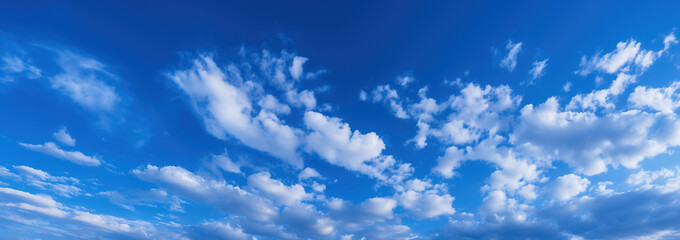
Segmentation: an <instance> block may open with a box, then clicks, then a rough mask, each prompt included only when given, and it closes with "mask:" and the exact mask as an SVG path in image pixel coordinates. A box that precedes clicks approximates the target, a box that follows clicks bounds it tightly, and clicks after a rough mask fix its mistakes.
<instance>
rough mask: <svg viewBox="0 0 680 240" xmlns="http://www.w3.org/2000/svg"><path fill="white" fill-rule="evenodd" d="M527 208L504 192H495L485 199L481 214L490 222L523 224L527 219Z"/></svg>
mask: <svg viewBox="0 0 680 240" xmlns="http://www.w3.org/2000/svg"><path fill="white" fill-rule="evenodd" d="M527 208H528V206H527V205H524V204H519V203H518V202H517V200H515V199H513V198H509V197H508V196H507V195H506V194H505V193H504V192H503V191H501V190H494V191H491V192H489V194H488V195H487V196H486V197H484V199H483V200H482V205H481V206H480V209H479V212H480V213H481V214H482V216H483V217H484V219H485V220H486V221H489V222H522V221H524V220H526V218H527V213H526V210H527Z"/></svg>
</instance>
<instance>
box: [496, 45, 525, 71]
mask: <svg viewBox="0 0 680 240" xmlns="http://www.w3.org/2000/svg"><path fill="white" fill-rule="evenodd" d="M505 50H506V51H507V53H506V54H505V57H504V58H503V59H502V60H501V63H500V66H501V68H505V69H507V70H508V71H510V72H512V71H513V70H515V67H516V66H517V56H518V55H519V53H520V52H522V42H518V43H513V42H512V40H508V44H507V45H505Z"/></svg>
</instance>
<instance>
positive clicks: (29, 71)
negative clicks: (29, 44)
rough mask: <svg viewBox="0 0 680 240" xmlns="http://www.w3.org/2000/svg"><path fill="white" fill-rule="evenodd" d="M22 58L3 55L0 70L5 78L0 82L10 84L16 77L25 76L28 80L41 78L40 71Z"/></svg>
mask: <svg viewBox="0 0 680 240" xmlns="http://www.w3.org/2000/svg"><path fill="white" fill-rule="evenodd" d="M27 61H28V60H27V59H25V57H23V56H16V55H5V56H3V57H2V63H3V64H2V67H0V70H1V71H2V72H3V73H4V75H5V76H3V77H1V78H0V82H12V81H14V78H15V77H17V76H21V75H23V76H25V77H26V78H29V79H37V78H40V77H41V75H42V74H41V72H42V71H41V70H40V69H39V68H38V67H36V66H33V65H31V64H30V63H28V62H27Z"/></svg>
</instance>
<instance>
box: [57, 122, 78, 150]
mask: <svg viewBox="0 0 680 240" xmlns="http://www.w3.org/2000/svg"><path fill="white" fill-rule="evenodd" d="M52 136H53V137H54V139H56V140H57V141H59V142H60V143H61V144H64V145H66V146H71V147H74V146H76V140H75V139H73V138H72V137H71V135H70V134H69V133H68V130H67V129H66V127H62V128H61V129H59V131H57V132H55V133H53V134H52Z"/></svg>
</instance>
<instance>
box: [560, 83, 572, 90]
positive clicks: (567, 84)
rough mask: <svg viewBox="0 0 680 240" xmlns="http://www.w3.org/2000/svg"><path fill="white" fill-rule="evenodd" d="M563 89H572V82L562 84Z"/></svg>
mask: <svg viewBox="0 0 680 240" xmlns="http://www.w3.org/2000/svg"><path fill="white" fill-rule="evenodd" d="M562 90H564V92H569V91H571V82H567V83H565V84H564V86H562Z"/></svg>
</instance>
